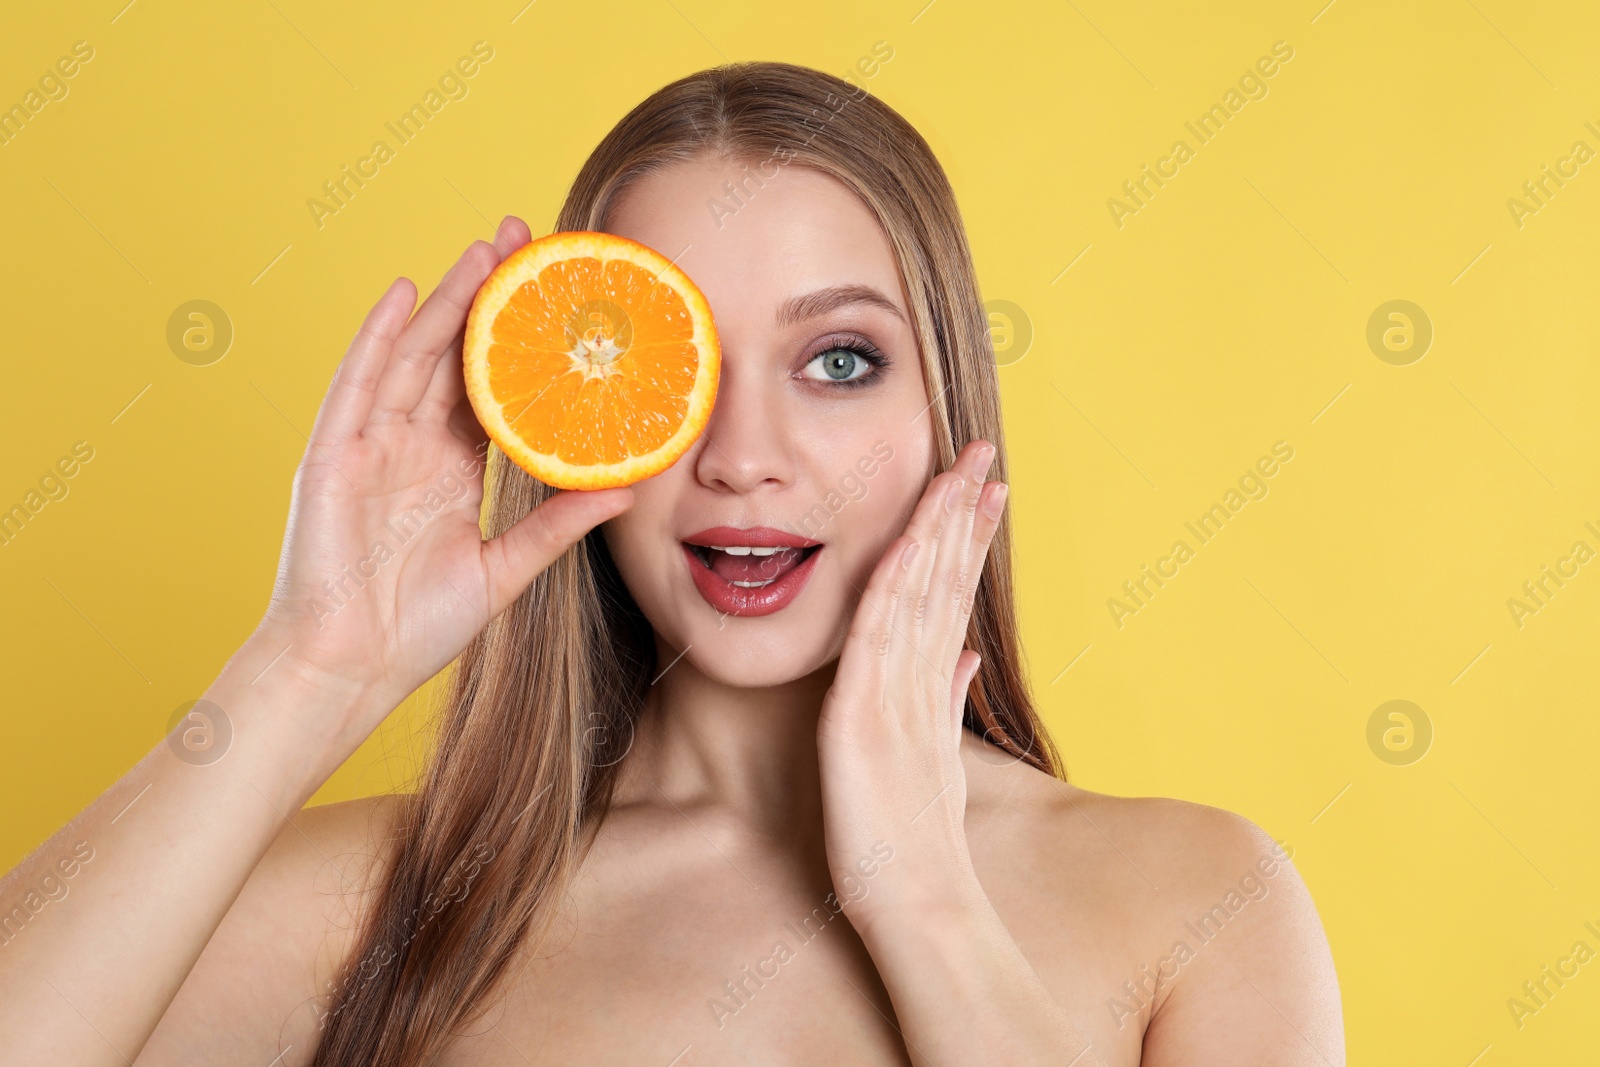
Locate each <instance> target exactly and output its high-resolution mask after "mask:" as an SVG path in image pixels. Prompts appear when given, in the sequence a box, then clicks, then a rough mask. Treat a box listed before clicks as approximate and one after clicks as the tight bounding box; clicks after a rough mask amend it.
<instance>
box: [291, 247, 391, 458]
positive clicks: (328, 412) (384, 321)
mask: <svg viewBox="0 0 1600 1067" xmlns="http://www.w3.org/2000/svg"><path fill="white" fill-rule="evenodd" d="M416 303H417V289H416V286H414V285H412V284H411V282H410V281H409V280H407V279H405V278H396V279H395V280H394V281H393V282H391V283H390V285H389V288H388V289H386V290H384V293H383V295H382V296H381V297H379V298H378V302H377V303H376V304H374V305H372V310H370V311H368V312H367V317H366V319H365V320H363V321H362V323H361V328H360V329H359V330H357V331H356V336H355V339H354V340H353V341H351V342H350V348H349V350H348V351H346V352H345V355H344V358H343V359H342V360H340V361H339V367H338V369H337V370H335V371H334V372H333V382H332V384H330V385H329V386H328V395H327V396H326V397H324V398H323V401H322V407H321V409H320V410H318V412H317V419H316V423H315V424H314V425H313V426H312V429H311V441H312V443H313V444H318V445H325V444H334V443H337V442H341V441H347V440H349V439H350V438H352V437H354V436H356V435H357V434H359V433H360V432H361V427H363V426H365V425H366V423H367V416H368V415H369V414H370V413H371V411H372V402H373V397H374V396H375V395H376V393H377V388H378V380H379V378H380V377H382V375H383V368H384V366H385V365H386V364H387V363H388V360H389V354H390V351H391V350H392V349H393V348H394V344H395V341H396V339H397V338H399V336H400V333H401V331H402V330H404V329H405V325H406V319H407V318H408V317H409V316H410V315H411V309H412V308H413V307H415V306H416Z"/></svg>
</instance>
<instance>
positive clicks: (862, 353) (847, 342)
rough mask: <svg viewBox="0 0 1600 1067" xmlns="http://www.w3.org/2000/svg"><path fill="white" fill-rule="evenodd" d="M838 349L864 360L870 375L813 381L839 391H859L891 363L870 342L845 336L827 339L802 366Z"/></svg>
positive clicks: (879, 375)
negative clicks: (870, 370) (869, 367)
mask: <svg viewBox="0 0 1600 1067" xmlns="http://www.w3.org/2000/svg"><path fill="white" fill-rule="evenodd" d="M840 349H843V350H844V351H846V352H854V353H855V354H856V356H857V357H858V358H860V359H863V360H865V361H866V362H867V363H868V364H870V365H871V366H872V373H871V374H864V375H862V376H861V377H859V378H851V379H848V380H845V381H840V380H837V379H830V380H826V381H824V380H823V379H813V380H815V381H818V382H821V383H823V384H826V385H829V386H832V387H834V388H839V389H859V388H861V387H862V386H865V385H870V384H872V382H873V381H874V379H877V378H879V377H881V376H882V375H883V372H884V371H885V370H886V369H888V367H889V366H890V363H891V360H890V359H889V357H888V356H886V355H884V354H883V353H882V352H880V351H879V350H878V348H877V346H876V345H874V344H872V343H871V342H870V341H867V340H865V339H863V338H860V337H848V336H845V337H833V338H829V339H828V342H827V344H826V346H825V347H823V348H819V349H818V350H817V351H816V352H815V353H814V354H812V356H811V357H810V358H809V359H807V360H806V362H805V364H804V365H805V366H807V367H809V366H810V365H811V364H812V363H815V362H816V361H817V359H818V358H819V357H821V356H825V355H827V354H828V353H829V352H837V351H839V350H840Z"/></svg>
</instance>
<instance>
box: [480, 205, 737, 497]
mask: <svg viewBox="0 0 1600 1067" xmlns="http://www.w3.org/2000/svg"><path fill="white" fill-rule="evenodd" d="M462 359H463V370H464V374H465V378H466V386H467V396H468V398H469V399H470V401H471V403H472V408H473V411H474V412H476V413H477V416H478V421H479V422H481V423H482V424H483V428H484V430H485V431H486V432H487V433H488V434H489V437H490V439H491V440H493V441H494V442H495V444H497V445H499V446H500V448H501V450H502V451H504V452H505V453H506V455H507V456H508V457H510V458H511V459H512V460H513V461H514V462H516V463H517V465H518V466H520V467H522V468H523V469H524V470H526V471H527V472H528V473H529V474H532V475H533V476H534V477H536V478H538V479H539V480H540V481H543V482H546V483H548V484H550V485H553V486H556V487H558V488H562V489H603V488H606V487H608V486H614V485H627V484H630V483H632V482H636V481H639V480H640V479H643V478H648V477H650V476H652V475H654V474H659V473H660V472H661V471H663V470H666V469H667V467H669V466H671V465H672V464H673V463H674V462H675V461H676V460H677V459H678V457H679V456H681V455H683V453H684V452H685V451H687V450H688V448H689V446H690V445H691V444H693V443H694V440H695V438H696V437H698V436H699V435H700V432H701V431H702V430H704V429H705V425H706V422H707V420H708V419H709V418H710V416H711V407H712V404H713V403H714V401H715V400H716V393H717V378H718V374H719V371H720V366H721V350H720V347H719V345H718V341H717V333H716V326H715V324H714V323H713V321H712V317H711V307H710V305H709V304H708V303H707V302H706V299H705V296H704V295H703V294H701V292H700V290H699V289H698V288H697V287H696V286H695V284H694V283H693V282H692V281H690V280H689V277H688V275H686V274H684V272H683V271H682V270H680V269H679V268H678V267H677V266H676V265H675V264H673V263H672V262H671V261H670V260H668V259H667V258H666V257H665V256H663V255H661V253H659V252H657V251H655V250H654V249H652V248H648V247H646V246H644V245H642V244H639V243H638V242H636V241H631V240H629V239H627V238H625V237H618V236H616V235H614V234H607V233H591V232H587V231H574V232H564V233H556V234H551V235H550V236H548V237H541V238H539V239H538V240H535V241H533V242H531V243H529V244H527V245H524V246H523V247H522V248H519V249H518V250H517V251H515V252H513V253H511V255H509V256H507V257H506V259H505V261H504V262H502V263H501V264H500V266H499V267H497V268H495V270H494V272H493V273H492V274H490V275H489V278H488V280H487V281H485V282H484V283H483V286H482V287H481V288H480V289H479V290H478V295H477V297H476V298H475V299H474V300H473V303H472V310H471V311H470V312H469V313H468V315H467V327H466V334H465V339H464V343H463V346H462Z"/></svg>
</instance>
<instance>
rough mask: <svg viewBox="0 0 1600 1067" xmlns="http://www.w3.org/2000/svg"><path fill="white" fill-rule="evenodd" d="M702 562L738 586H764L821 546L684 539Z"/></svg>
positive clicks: (716, 573) (758, 587) (712, 571)
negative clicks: (701, 542)
mask: <svg viewBox="0 0 1600 1067" xmlns="http://www.w3.org/2000/svg"><path fill="white" fill-rule="evenodd" d="M684 547H685V548H687V549H688V550H689V551H690V552H692V553H693V554H694V557H695V558H696V559H698V560H699V561H700V563H701V565H702V566H704V567H705V568H706V569H707V570H709V571H710V572H711V573H712V574H715V575H716V576H717V577H718V578H721V579H722V580H723V581H725V582H727V583H729V584H730V585H734V586H737V587H738V588H740V589H764V588H766V587H767V586H769V585H771V584H772V583H774V582H776V581H777V580H778V579H780V578H782V577H783V576H784V575H785V574H788V573H789V572H790V571H792V570H794V569H795V568H796V567H798V566H800V565H801V564H803V563H804V562H805V561H806V560H807V559H809V558H811V556H812V555H813V554H814V553H815V552H817V551H818V550H819V549H821V548H822V546H821V545H808V546H806V547H803V548H772V547H762V546H758V545H726V546H713V545H695V544H690V543H689V542H687V541H685V542H684Z"/></svg>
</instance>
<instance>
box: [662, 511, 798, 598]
mask: <svg viewBox="0 0 1600 1067" xmlns="http://www.w3.org/2000/svg"><path fill="white" fill-rule="evenodd" d="M682 546H683V554H684V559H685V561H686V562H687V563H688V566H689V576H690V578H691V579H693V581H694V584H695V588H696V589H698V590H699V591H700V595H701V596H702V597H704V598H705V601H706V603H708V604H710V605H711V606H712V607H713V608H715V609H716V610H717V611H718V612H721V613H722V614H724V615H740V616H755V615H769V614H771V613H772V612H775V611H778V610H780V609H782V608H784V607H787V606H788V605H789V603H790V602H791V601H793V600H794V598H795V597H796V596H798V595H799V593H800V590H801V589H802V588H803V587H804V586H805V584H806V581H807V579H809V578H810V576H811V573H812V572H813V571H814V570H816V562H817V558H818V557H819V556H820V555H821V553H822V548H823V546H822V545H820V544H808V543H805V540H804V539H803V538H798V537H793V536H791V535H788V534H783V533H781V532H780V531H776V530H772V529H769V528H764V527H763V528H756V529H751V530H737V529H733V528H730V527H719V528H718V529H716V530H707V531H703V532H702V533H701V534H697V535H695V536H694V537H693V538H691V539H689V540H685V541H683V542H682Z"/></svg>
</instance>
